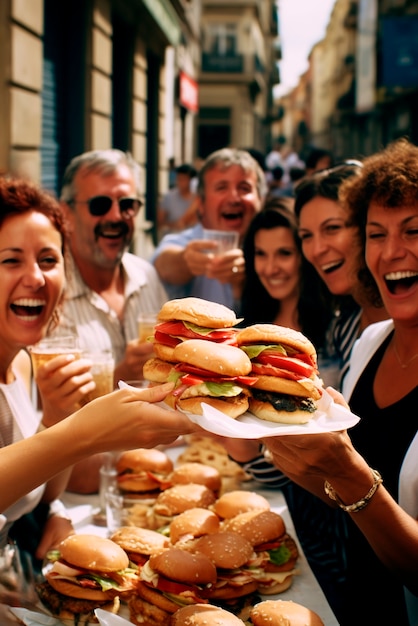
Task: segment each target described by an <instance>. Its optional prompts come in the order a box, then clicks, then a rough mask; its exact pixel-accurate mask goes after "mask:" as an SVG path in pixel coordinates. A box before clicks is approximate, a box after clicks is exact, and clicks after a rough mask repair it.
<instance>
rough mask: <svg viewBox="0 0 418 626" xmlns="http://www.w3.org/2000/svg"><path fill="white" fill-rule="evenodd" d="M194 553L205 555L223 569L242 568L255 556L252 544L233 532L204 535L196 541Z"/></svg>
mask: <svg viewBox="0 0 418 626" xmlns="http://www.w3.org/2000/svg"><path fill="white" fill-rule="evenodd" d="M193 551H194V552H201V553H202V554H205V555H206V556H207V557H209V558H210V560H211V561H213V563H215V565H216V567H219V568H221V569H235V568H238V567H242V566H243V565H244V564H245V563H247V561H248V560H249V559H250V557H251V556H253V555H254V550H253V547H252V545H251V543H250V542H249V541H247V539H245V538H244V537H242V536H241V535H239V534H238V533H233V532H219V533H213V534H211V535H204V536H203V537H200V538H199V539H198V540H197V541H196V543H195V544H194V546H193Z"/></svg>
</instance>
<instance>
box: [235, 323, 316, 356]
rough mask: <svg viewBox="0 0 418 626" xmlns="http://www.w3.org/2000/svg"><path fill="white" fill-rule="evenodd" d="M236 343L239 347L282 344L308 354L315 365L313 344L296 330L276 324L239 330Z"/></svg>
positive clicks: (256, 325) (257, 325) (255, 325)
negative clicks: (252, 344) (253, 344)
mask: <svg viewBox="0 0 418 626" xmlns="http://www.w3.org/2000/svg"><path fill="white" fill-rule="evenodd" d="M237 343H238V345H239V346H242V345H246V344H250V343H255V344H283V345H284V346H289V347H291V348H293V349H294V350H296V351H297V352H303V353H304V354H308V355H309V356H311V357H312V358H313V359H314V362H315V363H316V350H315V346H314V345H313V343H312V342H311V341H310V340H309V339H308V338H307V337H305V335H304V334H303V333H301V332H299V331H298V330H294V329H293V328H288V327H287V326H278V325H277V324H253V325H252V326H247V328H243V329H242V330H239V331H238V333H237Z"/></svg>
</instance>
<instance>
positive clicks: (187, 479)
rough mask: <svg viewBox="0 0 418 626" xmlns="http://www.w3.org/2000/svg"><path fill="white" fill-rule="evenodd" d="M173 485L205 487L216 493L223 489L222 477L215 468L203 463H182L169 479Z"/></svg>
mask: <svg viewBox="0 0 418 626" xmlns="http://www.w3.org/2000/svg"><path fill="white" fill-rule="evenodd" d="M168 480H169V482H171V483H172V484H173V485H187V484H189V483H194V484H196V485H205V486H206V487H208V488H209V489H211V490H212V491H214V492H218V491H219V489H220V488H221V475H220V473H219V472H218V470H217V469H216V468H215V467H212V466H211V465H204V464H203V463H193V462H190V463H182V464H181V465H178V466H177V467H175V468H174V470H173V471H172V472H171V474H170V475H169V477H168Z"/></svg>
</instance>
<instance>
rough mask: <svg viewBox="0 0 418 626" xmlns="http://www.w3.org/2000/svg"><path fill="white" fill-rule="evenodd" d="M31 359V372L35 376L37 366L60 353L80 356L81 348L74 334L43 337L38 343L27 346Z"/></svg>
mask: <svg viewBox="0 0 418 626" xmlns="http://www.w3.org/2000/svg"><path fill="white" fill-rule="evenodd" d="M28 350H29V354H30V356H31V359H32V368H33V374H34V376H36V374H37V372H38V368H39V367H40V366H41V365H44V363H47V362H48V361H50V360H51V359H53V358H55V357H56V356H60V355H61V354H73V355H74V356H75V357H76V358H78V359H79V358H80V357H81V349H80V347H79V345H78V338H77V336H76V335H62V336H61V335H57V336H54V337H44V339H42V340H41V341H40V342H39V343H37V344H35V345H33V346H30V347H29V348H28Z"/></svg>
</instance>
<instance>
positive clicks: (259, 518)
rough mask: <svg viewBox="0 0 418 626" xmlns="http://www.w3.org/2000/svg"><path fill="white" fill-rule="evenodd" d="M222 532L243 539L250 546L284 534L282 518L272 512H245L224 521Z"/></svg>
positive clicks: (284, 528)
mask: <svg viewBox="0 0 418 626" xmlns="http://www.w3.org/2000/svg"><path fill="white" fill-rule="evenodd" d="M222 528H223V530H228V531H232V532H235V533H238V534H239V535H242V536H243V537H245V538H246V539H247V540H248V541H249V542H250V543H251V545H252V546H257V545H260V544H262V543H266V542H267V541H272V540H273V539H277V538H279V537H282V536H283V535H284V534H285V532H286V527H285V524H284V521H283V518H282V516H281V515H279V513H275V512H274V511H260V510H258V511H257V510H255V511H247V512H246V513H240V514H239V515H236V516H235V517H233V518H232V519H229V520H225V521H224V523H223V526H222Z"/></svg>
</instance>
